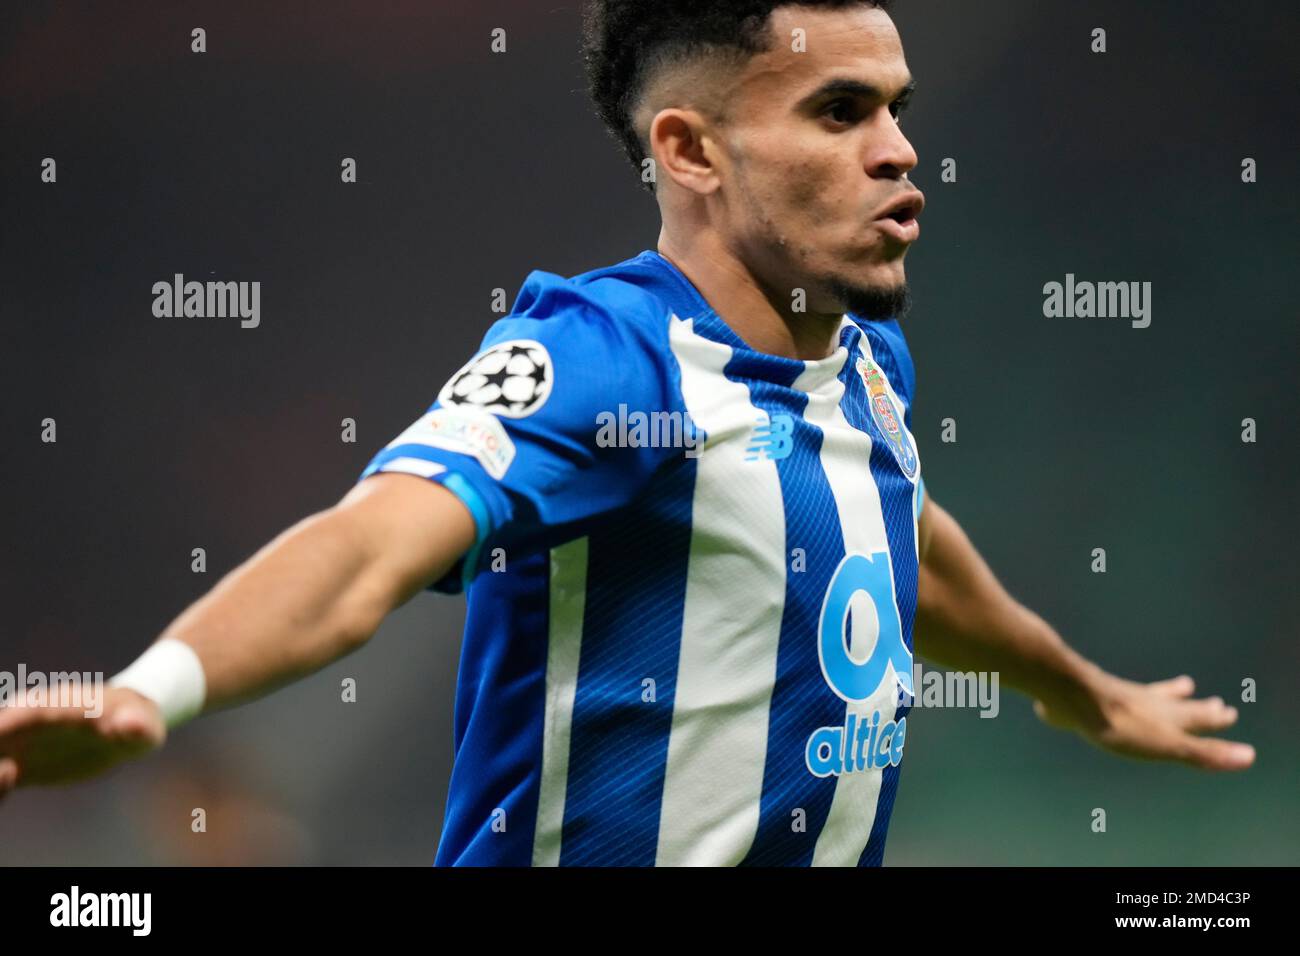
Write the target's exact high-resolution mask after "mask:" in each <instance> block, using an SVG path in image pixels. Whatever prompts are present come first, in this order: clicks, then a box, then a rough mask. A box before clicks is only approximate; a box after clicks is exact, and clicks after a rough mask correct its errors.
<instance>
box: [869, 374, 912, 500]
mask: <svg viewBox="0 0 1300 956" xmlns="http://www.w3.org/2000/svg"><path fill="white" fill-rule="evenodd" d="M854 368H856V369H857V370H858V374H859V375H860V376H862V384H863V385H865V386H866V387H867V405H868V406H869V407H870V409H871V420H872V421H874V422H875V423H876V428H878V429H879V430H880V433H881V434H882V435H884V436H885V441H886V442H887V443H888V444H889V450H890V451H892V452H893V453H894V460H895V461H897V462H898V467H899V468H901V469H902V471H903V474H904V475H906V476H907V478H908V480H909V481H910V480H912V479H913V478H915V477H916V469H917V465H918V459H917V457H916V446H915V445H913V444H912V436H911V435H909V434H908V433H907V431H906V429H904V428H903V413H902V410H901V409H900V408H899V407H898V405H897V403H896V402H895V401H894V399H893V397H892V396H891V395H890V394H889V389H888V388H887V387H886V386H885V376H884V373H882V372H881V371H880V368H879V367H878V366H877V365H876V363H875V362H873V361H871V359H869V358H866V357H862V358H859V359H858V361H857V364H856V365H854Z"/></svg>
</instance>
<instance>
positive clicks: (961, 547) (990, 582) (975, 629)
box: [913, 501, 1102, 698]
mask: <svg viewBox="0 0 1300 956" xmlns="http://www.w3.org/2000/svg"><path fill="white" fill-rule="evenodd" d="M933 504H934V503H933V502H932V501H931V502H927V503H926V507H927V508H928V507H931V506H932V505H933ZM932 520H933V522H934V527H933V531H932V535H931V540H930V545H929V549H928V551H927V554H926V559H925V561H924V562H923V563H922V565H921V572H920V580H919V584H918V601H917V610H916V623H915V627H914V633H913V637H914V643H915V647H916V650H917V652H918V653H919V654H921V655H922V656H923V657H926V658H928V659H930V660H933V661H935V662H936V663H939V664H942V665H944V666H945V667H950V668H953V669H955V670H962V671H967V670H974V671H997V672H998V674H999V680H1000V681H1001V682H1003V683H1005V684H1006V685H1007V686H1010V687H1013V688H1015V689H1017V690H1020V691H1023V692H1024V693H1026V694H1029V695H1031V696H1034V697H1039V698H1041V697H1051V698H1060V697H1062V696H1069V695H1073V694H1077V693H1079V692H1080V689H1081V688H1082V687H1085V686H1087V685H1088V684H1089V683H1090V682H1093V681H1095V680H1097V679H1098V678H1099V677H1100V676H1101V674H1102V671H1101V669H1100V668H1098V667H1097V666H1096V665H1095V664H1092V663H1091V662H1089V661H1087V660H1086V659H1084V658H1083V657H1082V656H1081V655H1080V654H1078V653H1077V652H1075V651H1074V650H1073V649H1071V648H1070V647H1069V646H1068V645H1067V644H1066V643H1065V641H1064V640H1063V639H1062V638H1061V636H1060V635H1059V634H1057V633H1056V631H1055V630H1054V629H1053V628H1052V626H1051V625H1050V624H1048V623H1047V622H1046V621H1045V620H1043V619H1042V618H1041V617H1040V616H1039V615H1037V614H1035V613H1034V612H1033V611H1031V610H1030V609H1029V608H1027V607H1025V606H1024V605H1023V604H1021V603H1019V602H1018V601H1016V599H1015V598H1013V597H1012V596H1011V595H1010V594H1008V593H1007V591H1006V589H1005V588H1003V586H1002V585H1001V583H1000V582H999V581H998V580H997V578H996V577H995V576H994V574H993V572H992V570H991V569H990V568H989V566H988V564H987V563H986V562H985V561H984V559H983V558H982V557H981V556H980V554H979V552H978V551H976V550H975V546H974V545H973V544H972V543H971V541H970V539H969V538H968V537H967V536H966V534H965V532H964V531H962V529H961V527H960V526H959V525H958V524H957V523H956V521H955V520H954V519H953V518H952V517H951V516H950V515H948V514H947V513H946V512H943V511H942V510H941V509H938V508H937V507H936V512H935V514H934V515H933V516H932Z"/></svg>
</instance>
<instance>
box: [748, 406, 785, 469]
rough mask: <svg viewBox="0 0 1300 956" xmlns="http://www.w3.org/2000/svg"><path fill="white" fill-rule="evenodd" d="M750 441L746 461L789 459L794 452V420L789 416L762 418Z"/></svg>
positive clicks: (755, 427)
mask: <svg viewBox="0 0 1300 956" xmlns="http://www.w3.org/2000/svg"><path fill="white" fill-rule="evenodd" d="M749 441H750V445H749V447H748V448H746V449H745V451H746V455H745V461H758V460H759V459H760V458H766V459H768V460H770V461H776V460H779V459H781V458H789V457H790V452H791V451H793V450H794V419H793V418H791V417H790V416H789V415H773V416H771V418H770V419H769V418H760V419H759V420H758V424H757V425H756V426H754V431H753V433H752V434H751V435H750V436H749Z"/></svg>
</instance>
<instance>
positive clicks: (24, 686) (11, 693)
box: [0, 664, 104, 717]
mask: <svg viewBox="0 0 1300 956" xmlns="http://www.w3.org/2000/svg"><path fill="white" fill-rule="evenodd" d="M47 704H49V705H52V706H58V707H79V708H81V711H82V713H84V714H85V715H86V716H87V717H98V716H99V715H100V714H102V713H103V712H104V672H103V671H85V672H80V673H79V672H77V671H52V672H50V673H46V672H45V671H29V670H28V669H27V665H26V664H19V665H18V671H17V673H15V672H13V671H0V707H27V706H45V705H47Z"/></svg>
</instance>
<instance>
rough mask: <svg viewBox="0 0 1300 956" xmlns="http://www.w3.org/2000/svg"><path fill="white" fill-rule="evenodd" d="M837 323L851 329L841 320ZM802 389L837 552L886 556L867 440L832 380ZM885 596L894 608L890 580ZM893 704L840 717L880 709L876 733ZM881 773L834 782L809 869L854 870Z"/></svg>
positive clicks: (866, 706) (858, 611) (886, 690)
mask: <svg viewBox="0 0 1300 956" xmlns="http://www.w3.org/2000/svg"><path fill="white" fill-rule="evenodd" d="M844 322H845V323H847V324H852V320H851V319H849V318H848V317H847V316H846V317H845V319H844ZM859 341H860V342H861V343H862V348H863V350H864V351H865V352H866V354H867V355H868V356H870V354H871V351H870V350H871V344H870V342H868V340H867V336H866V334H865V333H864V334H863V335H862V336H861V337H860V338H859ZM846 357H847V358H848V360H849V361H850V362H852V361H854V360H855V359H856V356H847V355H846ZM842 367H843V366H841V368H842ZM837 372H838V369H837ZM851 374H856V372H852V373H851ZM882 374H883V373H882ZM803 379H804V376H800V380H799V381H798V382H796V383H795V387H796V388H799V387H801V386H803V385H805V383H804V381H803ZM806 384H807V385H808V386H815V388H816V390H815V391H813V392H812V393H811V394H810V395H809V396H808V407H807V409H806V411H805V412H804V419H805V420H806V421H807V422H808V423H809V424H811V425H815V426H817V427H818V428H820V429H821V430H822V435H823V436H824V437H823V439H822V448H821V464H822V469H823V471H825V473H826V480H827V482H828V483H829V484H830V487H831V494H832V495H834V497H835V508H836V510H837V511H838V512H839V514H840V530H841V531H842V532H843V535H844V553H845V554H864V555H871V554H874V553H876V552H878V551H886V552H887V551H888V550H889V537H888V535H887V534H886V532H885V519H884V514H883V512H882V511H881V507H880V489H879V488H877V487H876V482H875V478H874V477H873V476H872V474H871V467H870V462H871V444H872V442H871V436H870V435H869V434H867V433H866V432H862V431H859V430H858V429H856V428H854V427H853V426H852V425H850V424H849V423H848V420H847V419H845V417H844V412H843V411H842V410H841V409H840V400H841V399H842V398H843V397H844V386H843V385H841V384H840V382H839V380H838V379H832V380H830V381H829V382H827V383H812V382H809V383H806ZM900 424H901V423H900ZM891 578H892V575H891ZM889 593H890V596H891V599H893V600H894V601H895V604H897V599H896V598H895V597H894V593H895V592H894V588H893V586H892V580H891V587H890V589H889ZM861 598H862V596H861V595H858V596H855V599H854V600H853V601H851V602H850V607H851V613H852V615H853V634H852V638H851V643H850V645H849V653H850V655H851V656H852V657H853V658H854V659H855V660H859V661H863V660H866V659H867V657H868V656H869V655H870V653H871V649H872V647H873V646H874V645H875V642H876V632H877V630H878V623H879V622H878V621H877V620H876V619H875V617H874V613H873V611H872V610H871V602H870V600H869V599H867V600H861ZM896 613H897V612H896ZM897 699H898V690H897V687H896V686H895V685H894V682H893V681H892V680H891V681H888V682H886V684H885V686H883V687H882V688H881V689H880V690H879V691H877V693H876V695H875V697H873V698H871V699H869V700H865V701H855V702H852V703H849V704H848V705H847V707H846V713H845V716H846V718H847V716H848V714H856V715H857V719H858V721H862V720H868V721H869V720H870V719H871V714H872V712H873V711H876V710H879V711H880V723H881V725H882V726H883V725H884V723H885V722H886V721H888V720H892V719H893V717H894V711H895V704H896V703H897ZM883 774H884V771H883V770H882V769H875V770H861V771H857V772H854V773H844V774H840V775H839V776H838V777H836V779H835V795H834V797H833V798H832V799H831V809H830V812H829V813H828V814H827V816H826V822H825V824H823V826H822V830H821V833H819V834H818V836H817V846H816V848H815V849H814V851H813V859H812V864H813V866H857V864H858V859H859V858H860V857H861V856H862V851H863V850H865V849H866V846H867V841H868V840H869V839H870V838H871V827H872V824H873V823H874V822H875V819H876V807H877V803H878V801H879V797H880V783H881V780H882V778H883Z"/></svg>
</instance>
